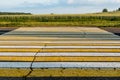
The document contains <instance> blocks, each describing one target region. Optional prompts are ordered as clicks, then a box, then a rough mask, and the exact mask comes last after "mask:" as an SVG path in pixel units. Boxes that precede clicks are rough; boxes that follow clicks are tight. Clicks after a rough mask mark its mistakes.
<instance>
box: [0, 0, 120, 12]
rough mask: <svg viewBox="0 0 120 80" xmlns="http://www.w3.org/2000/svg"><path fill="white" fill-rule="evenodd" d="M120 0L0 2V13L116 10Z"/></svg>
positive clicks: (2, 0) (20, 0)
mask: <svg viewBox="0 0 120 80" xmlns="http://www.w3.org/2000/svg"><path fill="white" fill-rule="evenodd" d="M119 4H120V0H10V1H8V0H1V2H0V11H22V12H23V11H27V12H32V13H41V12H42V13H48V12H52V11H53V12H55V13H73V12H74V13H83V12H96V11H101V9H103V8H108V9H110V10H113V9H116V8H118V7H120V6H119Z"/></svg>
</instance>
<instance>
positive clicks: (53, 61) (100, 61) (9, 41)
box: [0, 27, 120, 77]
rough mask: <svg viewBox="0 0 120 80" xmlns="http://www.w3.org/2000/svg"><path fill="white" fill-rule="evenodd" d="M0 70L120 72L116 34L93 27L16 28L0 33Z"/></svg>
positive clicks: (39, 73) (79, 73) (19, 73)
mask: <svg viewBox="0 0 120 80" xmlns="http://www.w3.org/2000/svg"><path fill="white" fill-rule="evenodd" d="M62 30H63V31H62ZM65 30H66V31H65ZM78 33H79V34H78ZM33 34H34V35H33ZM72 34H74V35H72ZM76 35H77V36H76ZM81 35H82V37H81ZM108 35H109V36H108ZM75 36H76V37H75ZM0 71H3V72H6V73H5V74H7V77H10V76H12V77H13V76H14V77H20V76H26V75H27V74H29V73H30V74H29V75H27V77H33V76H34V77H43V76H45V77H50V76H54V77H55V76H59V77H60V76H64V77H68V76H74V77H75V76H79V77H83V76H84V77H85V76H86V77H90V76H103V77H106V76H114V77H115V76H120V74H119V72H120V37H119V36H116V35H114V34H113V33H110V32H107V31H104V30H102V29H99V28H94V27H93V28H92V27H91V28H83V27H77V28H73V27H72V28H70V27H68V28H66V27H65V28H64V27H60V28H56V27H50V28H45V27H42V28H39V27H35V28H29V27H26V28H18V29H16V30H13V31H11V32H8V33H5V34H3V35H1V36H0ZM8 71H11V72H14V73H16V74H10V72H8ZM9 74H10V76H9ZM63 74H64V75H63ZM0 76H5V75H3V74H1V73H0Z"/></svg>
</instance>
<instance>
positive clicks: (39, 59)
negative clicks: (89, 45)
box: [0, 56, 120, 62]
mask: <svg viewBox="0 0 120 80" xmlns="http://www.w3.org/2000/svg"><path fill="white" fill-rule="evenodd" d="M33 59H34V57H20V56H19V57H14V56H0V61H26V62H27V61H30V62H31V61H33ZM34 61H35V62H86V61H91V62H103V61H105V62H115V61H117V62H120V57H36V58H35V60H34Z"/></svg>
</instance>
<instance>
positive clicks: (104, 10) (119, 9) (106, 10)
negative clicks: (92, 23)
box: [102, 8, 120, 12]
mask: <svg viewBox="0 0 120 80" xmlns="http://www.w3.org/2000/svg"><path fill="white" fill-rule="evenodd" d="M116 11H120V8H118V9H117V10H116ZM102 12H109V10H108V9H107V8H104V9H103V10H102Z"/></svg>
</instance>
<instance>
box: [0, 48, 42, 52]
mask: <svg viewBox="0 0 120 80" xmlns="http://www.w3.org/2000/svg"><path fill="white" fill-rule="evenodd" d="M38 51H42V50H41V49H29V48H28V49H20V48H18V49H17V48H16V49H14V48H13V49H12V48H11V49H10V48H9V49H7V48H0V52H38Z"/></svg>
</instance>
